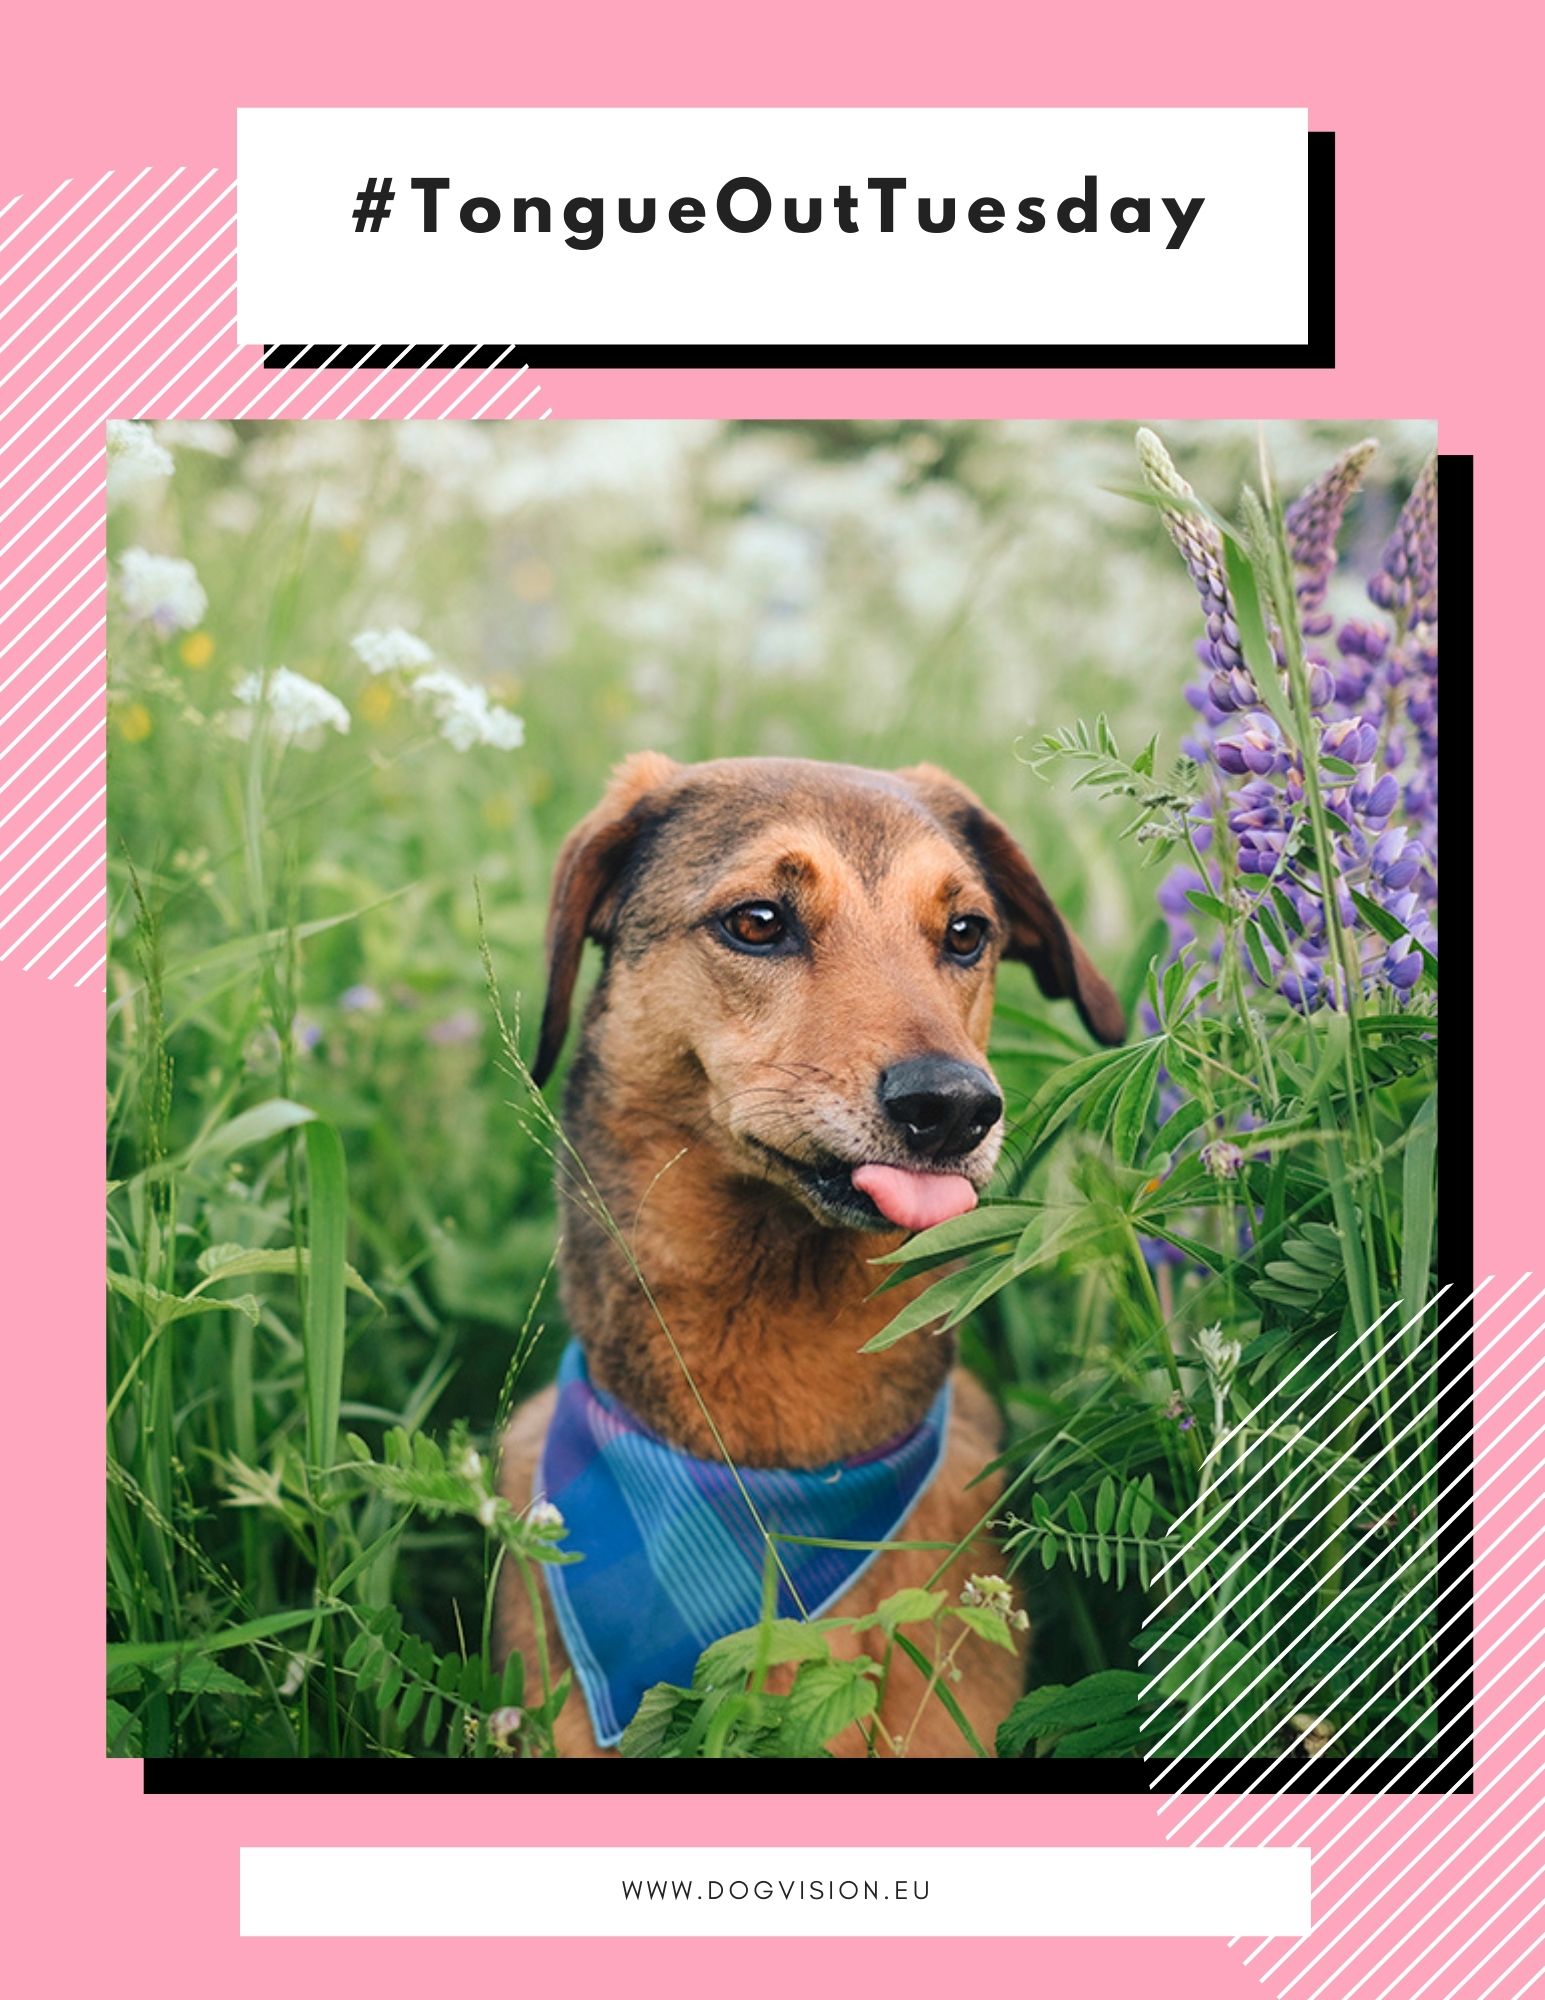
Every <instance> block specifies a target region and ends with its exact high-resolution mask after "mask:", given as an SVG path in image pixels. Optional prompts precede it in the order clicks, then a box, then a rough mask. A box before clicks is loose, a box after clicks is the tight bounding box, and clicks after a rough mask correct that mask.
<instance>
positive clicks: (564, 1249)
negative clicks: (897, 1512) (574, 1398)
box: [558, 1051, 954, 1466]
mask: <svg viewBox="0 0 1545 2000" xmlns="http://www.w3.org/2000/svg"><path fill="white" fill-rule="evenodd" d="M565 1129H566V1131H567V1133H568V1135H569V1138H570V1140H571V1142H572V1144H573V1145H574V1147H575V1149H576V1152H577V1154H578V1157H579V1159H580V1160H581V1161H582V1162H583V1167H582V1169H580V1168H576V1167H575V1166H574V1165H573V1163H572V1161H570V1162H568V1163H567V1164H565V1162H564V1160H563V1158H562V1155H561V1153H560V1165H559V1176H558V1178H559V1184H560V1190H561V1194H562V1198H563V1211H564V1223H563V1239H562V1244H561V1249H560V1258H559V1268H560V1274H561V1279H562V1288H563V1301H564V1308H565V1311H566V1313H567V1315H568V1319H569V1323H570V1325H571V1326H572V1328H573V1329H574V1332H575V1333H576V1335H577V1336H578V1338H579V1340H580V1341H581V1343H582V1345H583V1346H584V1349H585V1352H586V1356H587V1359H588V1361H589V1364H590V1370H591V1375H592V1378H593V1379H594V1381H595V1382H596V1384H597V1386H598V1387H599V1388H601V1389H604V1390H606V1391H607V1392H608V1393H610V1394H612V1395H614V1396H616V1397H617V1398H618V1399H619V1400H620V1401H622V1402H623V1403H625V1404H626V1405H627V1406H628V1408H629V1409H631V1410H632V1411H633V1412H634V1413H635V1414H636V1415H637V1416H638V1417H639V1418H640V1419H641V1420H642V1421H643V1422H644V1423H645V1424H647V1425H648V1426H649V1428H650V1429H651V1430H654V1431H657V1432H658V1433H659V1434H660V1435H661V1436H662V1437H664V1438H666V1439H668V1440H669V1442H670V1443H672V1444H674V1445H677V1446H678V1447H679V1448H681V1449H682V1450H684V1451H690V1452H694V1453H696V1454H698V1455H699V1456H703V1457H716V1456H717V1455H718V1445H717V1444H716V1442H715V1439H714V1436H713V1430H712V1429H711V1428H710V1426H709V1422H708V1416H711V1417H712V1420H713V1426H714V1427H716V1428H717V1431H718V1434H719V1440H720V1441H721V1442H722V1444H723V1447H724V1448H725V1449H726V1450H727V1451H728V1452H729V1454H730V1455H731V1457H732V1458H734V1459H735V1460H736V1461H737V1463H740V1464H746V1465H790V1466H814V1465H825V1464H829V1463H830V1462H831V1461H832V1460H834V1459H838V1458H847V1457H851V1456H853V1455H855V1454H856V1453H859V1452H864V1451H871V1450H873V1449H874V1448H875V1447H877V1446H879V1445H881V1444H884V1443H886V1442H888V1441H889V1440H890V1439H893V1438H895V1437H898V1436H900V1435H902V1434H903V1433H905V1432H907V1431H909V1430H911V1429H912V1428H913V1427H914V1426H915V1425H916V1424H917V1423H919V1422H920V1421H921V1419H922V1417H923V1415H924V1414H925V1412H926V1411H927V1408H928V1405H929V1403H930V1402H931V1401H932V1399H933V1397H934V1396H935V1395H936V1393H937V1392H938V1389H939V1386H940V1384H941V1383H942V1382H943V1380H944V1377H945V1375H946V1374H947V1373H948V1370H949V1367H950V1364H951V1361H952V1360H953V1356H954V1344H953V1341H952V1340H950V1339H948V1338H945V1337H941V1336H938V1335H934V1334H928V1333H920V1334H912V1335H910V1336H909V1337H907V1338H906V1339H904V1340H902V1341H900V1342H898V1343H897V1345H896V1346H894V1347H891V1348H888V1349H885V1350H884V1351H883V1352H880V1353H877V1354H864V1353H862V1352H860V1350H861V1349H862V1347H863V1345H864V1343H865V1341H867V1340H868V1339H869V1338H870V1336H871V1335H872V1334H875V1333H878V1332H879V1330H880V1329H881V1328H882V1327H883V1326H884V1325H885V1324H886V1322H887V1321H888V1320H890V1319H891V1318H892V1317H893V1316H894V1315H895V1314H896V1313H897V1312H899V1311H900V1310H901V1308H902V1306H903V1305H905V1304H906V1302H907V1300H908V1299H909V1298H910V1297H912V1296H914V1295H915V1293H916V1292H917V1291H918V1290H919V1289H920V1288H921V1284H922V1283H923V1282H924V1281H923V1280H920V1279H913V1280H910V1281H908V1283H906V1284H905V1285H900V1286H896V1287H895V1288H893V1289H890V1290H887V1291H885V1292H884V1293H881V1294H880V1295H879V1296H876V1291H877V1288H878V1286H879V1285H880V1284H881V1282H882V1281H883V1279H884V1276H885V1271H884V1268H883V1267H881V1268H878V1269H877V1268H876V1266H875V1264H874V1262H873V1259H874V1258H876V1257H877V1256H880V1255H883V1254H884V1252H885V1251H887V1250H891V1249H894V1248H895V1247H896V1246H897V1244H898V1243H900V1242H901V1241H902V1238H901V1237H900V1236H899V1235H898V1234H896V1233H894V1232H891V1233H889V1234H884V1233H876V1234H873V1235H870V1234H867V1233H865V1232H862V1231H856V1230H848V1229H840V1228H828V1227H823V1226H822V1225H821V1224H820V1223H818V1222H817V1221H816V1220H815V1219H814V1218H813V1217H812V1216H810V1215H808V1214H807V1213H806V1212H805V1210H804V1209H802V1208H801V1207H800V1206H799V1205H798V1204H797V1203H796V1202H795V1201H794V1200H793V1199H792V1198H791V1197H789V1196H786V1195H784V1194H783V1193H781V1192H780V1191H779V1190H777V1189H775V1188H773V1187H770V1186H769V1185H768V1184H767V1183H765V1182H762V1181H756V1180H752V1179H748V1178H745V1177H743V1176H741V1175H738V1174H736V1173H735V1172H734V1170H733V1168H732V1167H731V1166H730V1165H729V1164H728V1163H727V1162H725V1161H724V1160H723V1159H722V1157H721V1156H720V1155H719V1154H718V1153H717V1152H716V1151H715V1149H714V1148H713V1147H712V1146H710V1145H708V1144H706V1143H702V1142H695V1141H694V1139H693V1136H692V1134H691V1133H690V1132H688V1131H686V1130H684V1129H683V1128H682V1127H681V1126H679V1125H676V1124H674V1123H673V1122H672V1121H671V1119H670V1118H669V1117H668V1116H662V1115H661V1114H660V1113H659V1111H658V1110H657V1109H655V1108H654V1107H653V1106H652V1105H649V1104H642V1103H639V1102H637V1101H635V1100H634V1099H633V1098H632V1097H631V1096H630V1094H629V1093H628V1092H627V1091H626V1089H619V1088H617V1087H616V1086H615V1085H614V1084H612V1083H610V1082H603V1077H602V1073H601V1071H600V1070H599V1067H598V1066H597V1065H596V1064H595V1063H594V1062H593V1061H591V1060H588V1059H587V1055H586V1052H584V1051H582V1052H581V1054H580V1057H579V1060H578V1061H577V1062H576V1064H575V1067H574V1071H573V1073H572V1076H571V1081H570V1087H569V1091H568V1095H567V1100H566V1104H565ZM602 1204H604V1207H605V1210H606V1213H607V1214H608V1215H609V1217H610V1218H611V1222H612V1225H613V1226H614V1228H615V1230H616V1231H618V1232H620V1233H621V1236H622V1237H623V1239H624V1241H625V1243H626V1246H627V1247H626V1249H624V1248H623V1247H622V1245H620V1244H619V1243H618V1241H617V1240H616V1236H615V1235H614V1234H613V1229H612V1228H608V1226H607V1225H606V1224H605V1223H604V1222H602V1221H601V1220H600V1218H599V1217H598V1215H597V1213H596V1210H597V1208H598V1206H600V1205H602ZM634 1264H636V1266H637V1270H636V1271H635V1269H634V1268H633V1266H634ZM641 1278H642V1280H643V1282H642V1283H641V1282H640V1279H641ZM646 1287H647V1290H646ZM662 1321H663V1322H664V1325H663V1326H662V1324H661V1322H662ZM665 1328H669V1338H668V1337H667V1334H666V1331H665ZM673 1342H674V1347H675V1350H676V1351H673V1348H672V1343H673ZM678 1354H679V1358H678ZM688 1376H690V1378H691V1379H690V1381H689V1380H688ZM694 1385H695V1393H694ZM699 1396H700V1397H701V1399H702V1401H701V1403H700V1402H699V1400H698V1398H699ZM705 1405H706V1409H707V1412H708V1416H705V1414H704V1406H705Z"/></svg>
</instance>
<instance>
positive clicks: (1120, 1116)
mask: <svg viewBox="0 0 1545 2000" xmlns="http://www.w3.org/2000/svg"><path fill="white" fill-rule="evenodd" d="M1162 1049H1163V1044H1162V1043H1160V1042H1152V1043H1150V1044H1149V1046H1148V1047H1147V1048H1146V1049H1145V1050H1144V1051H1143V1054H1142V1057H1141V1059H1140V1060H1139V1061H1138V1062H1137V1063H1135V1064H1134V1065H1133V1067H1132V1069H1131V1071H1130V1073H1129V1074H1128V1076H1127V1078H1126V1081H1125V1082H1124V1083H1123V1084H1122V1086H1121V1092H1120V1095H1119V1096H1118V1097H1117V1099H1116V1105H1115V1110H1114V1111H1113V1113H1112V1115H1111V1150H1112V1151H1113V1152H1114V1153H1115V1155H1116V1158H1117V1159H1118V1160H1119V1161H1120V1162H1121V1164H1122V1166H1124V1167H1129V1166H1131V1165H1132V1163H1133V1161H1134V1160H1135V1159H1136V1157H1137V1146H1138V1141H1139V1140H1140V1139H1141V1138H1142V1136H1143V1128H1144V1127H1145V1126H1146V1125H1147V1123H1148V1112H1149V1108H1150V1107H1151V1105H1152V1103H1153V1094H1154V1091H1155V1090H1156V1089H1157V1088H1158V1081H1159V1063H1160V1056H1161V1054H1162Z"/></svg>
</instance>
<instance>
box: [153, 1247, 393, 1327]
mask: <svg viewBox="0 0 1545 2000" xmlns="http://www.w3.org/2000/svg"><path fill="white" fill-rule="evenodd" d="M198 1268H199V1270H200V1271H202V1272H203V1273H204V1279H203V1283H202V1284H199V1285H196V1286H195V1287H194V1289H193V1291H192V1292H190V1293H189V1294H188V1296H189V1297H190V1298H194V1297H197V1296H198V1294H199V1293H201V1292H202V1291H203V1290H204V1289H205V1287H206V1286H208V1285H212V1284H214V1283H215V1282H216V1281H217V1280H219V1279H222V1278H255V1277H266V1276H269V1275H273V1276H276V1277H285V1278H293V1277H294V1276H295V1274H296V1272H297V1271H299V1273H300V1275H301V1276H302V1277H305V1276H306V1274H307V1273H308V1272H309V1271H310V1269H311V1252H310V1251H309V1250H302V1251H301V1252H300V1253H299V1255H298V1256H297V1254H296V1252H295V1250H294V1249H293V1248H291V1249H288V1250H248V1249H246V1248H244V1247H243V1246H242V1245H241V1244H240V1243H211V1244H210V1246H209V1248H208V1249H207V1250H206V1251H204V1252H203V1254H202V1255H201V1256H200V1258H199V1260H198ZM343 1274H344V1282H345V1283H346V1284H347V1285H348V1288H349V1290H350V1291H351V1292H358V1293H359V1295H360V1297H361V1298H366V1299H369V1301H370V1303H371V1304H372V1305H373V1306H376V1307H379V1308H380V1310H381V1311H383V1312H384V1311H385V1307H384V1306H382V1305H381V1301H380V1300H379V1299H378V1298H377V1297H376V1295H375V1293H374V1292H373V1291H372V1290H371V1289H370V1287H369V1286H368V1285H367V1284H366V1283H365V1281H364V1279H363V1278H362V1277H361V1276H360V1274H359V1273H358V1271H356V1270H355V1268H354V1266H353V1265H352V1264H345V1266H344V1271H343Z"/></svg>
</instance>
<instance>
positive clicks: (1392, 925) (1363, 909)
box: [1351, 889, 1438, 986]
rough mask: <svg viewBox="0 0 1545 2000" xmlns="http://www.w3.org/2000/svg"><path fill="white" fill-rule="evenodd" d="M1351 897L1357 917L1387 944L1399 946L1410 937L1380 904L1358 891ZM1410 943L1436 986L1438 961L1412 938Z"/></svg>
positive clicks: (1404, 927) (1397, 920)
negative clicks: (1420, 957) (1418, 953)
mask: <svg viewBox="0 0 1545 2000" xmlns="http://www.w3.org/2000/svg"><path fill="white" fill-rule="evenodd" d="M1351 895H1352V901H1353V903H1354V904H1355V905H1356V908H1357V912H1358V914H1359V916H1361V917H1363V918H1365V919H1366V921H1367V922H1368V923H1370V924H1372V926H1373V928H1374V929H1375V930H1376V931H1377V932H1378V934H1379V936H1380V937H1381V938H1383V939H1384V940H1385V942H1386V943H1387V944H1399V943H1400V942H1401V940H1402V939H1404V938H1408V937H1410V936H1411V933H1410V931H1409V930H1408V929H1407V928H1406V926H1405V925H1404V924H1403V923H1401V921H1400V919H1399V918H1398V917H1392V916H1391V915H1390V913H1389V911H1388V910H1386V909H1385V908H1384V906H1383V904H1382V903H1376V902H1375V901H1374V900H1373V898H1372V897H1371V896H1365V895H1364V894H1363V892H1362V891H1361V890H1360V889H1354V890H1352V892H1351ZM1412 943H1413V944H1415V945H1416V949H1417V950H1418V951H1419V952H1420V953H1421V955H1422V965H1423V967H1424V969H1425V971H1426V974H1427V977H1428V979H1429V980H1430V981H1431V982H1432V984H1433V985H1434V986H1436V985H1437V983H1438V961H1437V960H1436V959H1435V958H1434V957H1433V955H1432V953H1431V952H1430V951H1429V950H1428V949H1427V947H1426V945H1424V944H1421V943H1419V942H1418V941H1417V940H1416V939H1414V938H1413V939H1412Z"/></svg>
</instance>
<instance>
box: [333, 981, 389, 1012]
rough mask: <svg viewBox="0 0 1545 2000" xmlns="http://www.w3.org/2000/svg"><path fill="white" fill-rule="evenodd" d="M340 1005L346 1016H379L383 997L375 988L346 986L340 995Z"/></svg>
mask: <svg viewBox="0 0 1545 2000" xmlns="http://www.w3.org/2000/svg"><path fill="white" fill-rule="evenodd" d="M338 1005H339V1008H340V1009H341V1010H342V1012H343V1013H345V1014H379V1013H380V1011H381V996H380V994H379V993H377V991H376V990H375V988H374V987H373V986H346V987H345V988H344V989H343V991H342V992H341V993H340V994H339V995H338Z"/></svg>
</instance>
